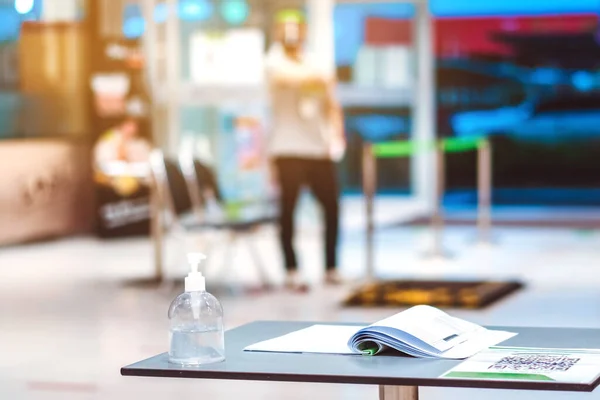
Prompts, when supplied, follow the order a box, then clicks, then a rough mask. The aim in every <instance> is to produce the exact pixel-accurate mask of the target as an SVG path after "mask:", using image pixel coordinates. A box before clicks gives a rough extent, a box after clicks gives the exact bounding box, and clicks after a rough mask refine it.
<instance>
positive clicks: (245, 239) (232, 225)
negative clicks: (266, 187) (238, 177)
mask: <svg viewBox="0 0 600 400" xmlns="http://www.w3.org/2000/svg"><path fill="white" fill-rule="evenodd" d="M151 166H152V171H153V175H154V181H155V184H156V192H157V195H158V198H159V202H160V204H162V205H163V207H162V209H161V210H158V211H159V212H164V213H165V214H166V217H165V218H164V220H165V221H167V224H168V226H167V228H168V229H175V230H176V231H177V232H179V233H180V234H183V235H191V234H197V233H216V232H221V233H224V234H225V235H226V238H227V242H226V244H227V248H226V252H225V257H224V260H223V262H224V264H223V266H222V268H221V274H225V273H227V272H230V268H231V267H232V265H233V263H232V262H231V260H232V258H233V257H232V256H233V254H232V252H231V251H227V250H230V249H235V246H234V245H235V244H237V243H238V242H239V243H243V244H245V245H246V247H247V249H248V251H249V254H250V256H251V258H252V261H253V263H254V265H255V267H256V268H257V272H258V273H259V276H260V279H261V282H262V287H263V289H268V288H270V287H271V285H270V284H269V281H270V279H269V276H268V273H267V271H266V267H265V263H264V262H263V261H262V258H261V257H260V253H259V251H258V249H257V248H256V246H255V242H254V239H255V235H256V233H257V232H258V230H259V229H261V228H263V227H265V226H267V225H272V224H273V223H275V222H276V221H277V216H276V214H275V213H273V212H272V211H271V212H268V211H269V210H268V207H265V208H264V210H265V212H264V213H255V215H252V216H250V217H242V218H228V217H227V216H226V215H225V213H224V212H219V213H210V214H209V213H207V204H209V203H212V204H215V203H216V204H221V205H222V202H220V191H219V190H218V186H217V185H216V179H214V174H213V173H212V171H211V170H210V169H209V168H207V167H206V166H204V165H202V164H201V163H199V162H198V161H196V160H194V159H193V158H192V157H184V156H181V157H180V159H179V166H176V165H174V164H171V163H169V162H168V161H166V160H165V158H164V155H163V153H162V152H161V151H160V150H154V151H153V152H152V155H151ZM198 171H201V173H200V174H199V173H198ZM182 184H183V189H182ZM184 190H185V192H186V193H185V196H184V195H183V191H184ZM173 193H177V194H178V195H177V196H174V195H173ZM179 197H181V198H182V199H179V201H178V200H177V198H179ZM207 247H209V249H207V250H208V251H210V248H211V247H213V246H210V245H209V246H207Z"/></svg>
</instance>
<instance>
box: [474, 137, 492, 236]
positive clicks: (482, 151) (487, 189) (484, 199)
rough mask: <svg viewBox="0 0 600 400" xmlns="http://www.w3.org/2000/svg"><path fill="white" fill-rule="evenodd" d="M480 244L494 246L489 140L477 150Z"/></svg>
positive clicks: (490, 146) (482, 142)
mask: <svg viewBox="0 0 600 400" xmlns="http://www.w3.org/2000/svg"><path fill="white" fill-rule="evenodd" d="M477 165H478V167H477V191H478V194H477V197H478V201H477V208H478V209H477V231H478V244H480V245H491V244H492V237H491V235H492V184H493V182H492V144H491V142H490V141H489V140H488V139H484V140H482V141H481V142H480V144H479V146H478V148H477Z"/></svg>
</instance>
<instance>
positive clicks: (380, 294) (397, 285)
mask: <svg viewBox="0 0 600 400" xmlns="http://www.w3.org/2000/svg"><path fill="white" fill-rule="evenodd" d="M522 287H523V284H522V283H520V282H516V281H507V282H486V281H386V282H377V283H370V284H367V285H365V286H363V287H361V288H359V289H358V290H356V291H355V292H354V293H352V294H351V295H350V296H349V297H348V298H347V299H346V300H345V302H344V305H345V306H349V307H400V306H404V307H406V306H415V305H419V304H428V305H431V306H436V307H451V308H470V309H477V308H484V307H487V306H489V305H490V304H493V303H495V302H497V301H499V300H500V299H503V298H504V297H506V296H508V295H510V294H512V293H513V292H515V291H517V290H519V289H521V288H522Z"/></svg>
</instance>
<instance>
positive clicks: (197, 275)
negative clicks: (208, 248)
mask: <svg viewBox="0 0 600 400" xmlns="http://www.w3.org/2000/svg"><path fill="white" fill-rule="evenodd" d="M187 259H188V263H189V264H190V268H191V271H190V273H189V274H188V276H187V277H186V278H185V291H186V292H188V293H189V292H205V291H206V279H205V278H204V276H203V275H202V272H200V263H202V261H204V260H206V256H205V255H204V254H202V253H189V254H188V256H187Z"/></svg>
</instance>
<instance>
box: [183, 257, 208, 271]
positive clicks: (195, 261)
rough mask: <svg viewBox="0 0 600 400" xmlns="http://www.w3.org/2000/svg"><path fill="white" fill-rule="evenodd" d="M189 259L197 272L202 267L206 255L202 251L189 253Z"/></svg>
mask: <svg viewBox="0 0 600 400" xmlns="http://www.w3.org/2000/svg"><path fill="white" fill-rule="evenodd" d="M187 259H188V263H189V264H190V267H191V268H192V272H194V273H196V272H198V270H199V268H200V263H201V262H202V261H204V260H206V256H205V255H204V254H202V253H188V255H187Z"/></svg>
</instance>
